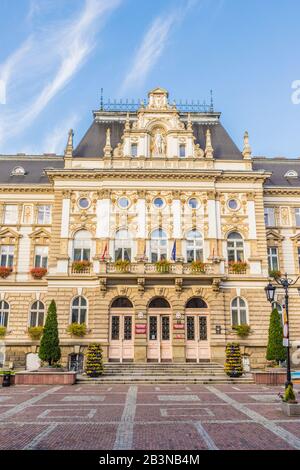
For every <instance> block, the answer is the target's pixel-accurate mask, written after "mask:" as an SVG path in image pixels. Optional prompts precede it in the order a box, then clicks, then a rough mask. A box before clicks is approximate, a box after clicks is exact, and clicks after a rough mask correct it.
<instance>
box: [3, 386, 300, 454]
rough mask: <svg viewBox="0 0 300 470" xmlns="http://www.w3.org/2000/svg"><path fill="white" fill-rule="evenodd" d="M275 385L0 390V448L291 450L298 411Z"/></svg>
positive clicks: (298, 429) (299, 424) (298, 440)
mask: <svg viewBox="0 0 300 470" xmlns="http://www.w3.org/2000/svg"><path fill="white" fill-rule="evenodd" d="M297 387H298V388H297ZM297 387H296V391H297V393H298V392H299V390H300V389H299V386H297ZM280 390H283V388H281V387H273V388H271V387H264V386H258V385H238V386H234V385H214V386H212V385H189V386H186V385H160V386H155V385H112V386H107V385H74V386H16V387H10V388H1V389H0V449H57V450H59V449H97V450H101V449H103V450H105V449H107V450H110V449H119V450H123V449H126V450H130V449H141V450H142V449H147V450H198V449H250V450H251V449H298V450H299V449H300V417H298V418H295V417H294V418H291V417H290V418H289V417H287V416H285V415H283V414H282V412H281V410H280V400H279V398H278V397H277V394H278V392H279V391H280ZM299 397H300V396H299Z"/></svg>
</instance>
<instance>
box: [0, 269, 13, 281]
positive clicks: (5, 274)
mask: <svg viewBox="0 0 300 470" xmlns="http://www.w3.org/2000/svg"><path fill="white" fill-rule="evenodd" d="M11 273H12V268H11V267H7V266H0V277H2V278H3V279H5V278H6V277H8V276H9V275H10V274H11Z"/></svg>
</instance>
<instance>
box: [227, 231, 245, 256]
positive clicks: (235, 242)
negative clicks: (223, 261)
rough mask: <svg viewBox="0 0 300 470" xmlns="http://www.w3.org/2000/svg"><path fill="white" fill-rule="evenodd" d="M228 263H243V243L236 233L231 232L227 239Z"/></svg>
mask: <svg viewBox="0 0 300 470" xmlns="http://www.w3.org/2000/svg"><path fill="white" fill-rule="evenodd" d="M227 257H228V261H244V241H243V238H242V236H241V235H240V234H239V233H238V232H231V233H230V234H229V235H228V237H227Z"/></svg>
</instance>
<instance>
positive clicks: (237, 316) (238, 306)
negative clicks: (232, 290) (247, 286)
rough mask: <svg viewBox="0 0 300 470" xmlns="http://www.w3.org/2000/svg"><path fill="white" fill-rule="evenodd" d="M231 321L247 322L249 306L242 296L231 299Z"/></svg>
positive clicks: (240, 323)
mask: <svg viewBox="0 0 300 470" xmlns="http://www.w3.org/2000/svg"><path fill="white" fill-rule="evenodd" d="M231 323H232V325H244V324H247V306H246V302H245V301H244V299H242V298H241V297H235V298H234V299H232V301H231Z"/></svg>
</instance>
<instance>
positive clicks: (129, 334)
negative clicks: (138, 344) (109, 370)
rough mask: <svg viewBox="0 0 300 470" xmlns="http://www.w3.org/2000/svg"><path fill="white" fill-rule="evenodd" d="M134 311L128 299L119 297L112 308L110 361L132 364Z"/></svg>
mask: <svg viewBox="0 0 300 470" xmlns="http://www.w3.org/2000/svg"><path fill="white" fill-rule="evenodd" d="M133 322H134V309H133V305H132V302H131V301H130V300H129V299H128V298H127V297H117V298H116V299H115V300H114V301H113V302H112V304H111V306H110V319H109V355H108V357H109V361H111V362H132V361H133V358H134V337H133Z"/></svg>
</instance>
